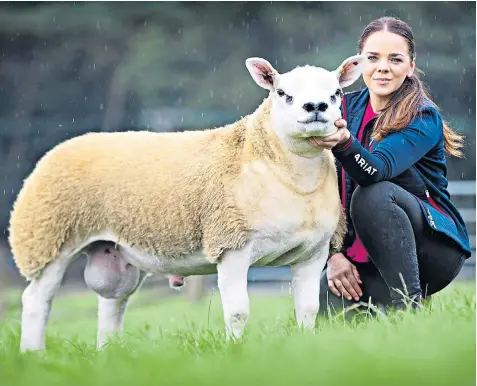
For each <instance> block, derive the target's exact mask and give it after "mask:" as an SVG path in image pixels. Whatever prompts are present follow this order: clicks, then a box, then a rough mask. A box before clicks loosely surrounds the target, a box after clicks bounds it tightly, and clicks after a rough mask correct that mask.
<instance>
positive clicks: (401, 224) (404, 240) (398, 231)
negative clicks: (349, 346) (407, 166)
mask: <svg viewBox="0 0 477 386" xmlns="http://www.w3.org/2000/svg"><path fill="white" fill-rule="evenodd" d="M351 219H352V220H353V224H354V227H355V230H356V232H357V233H358V235H359V238H360V239H361V241H362V243H363V245H364V247H365V248H366V250H367V251H368V253H369V257H370V260H371V261H370V262H368V263H355V262H353V264H355V266H356V268H357V269H358V272H359V274H360V278H361V281H362V282H363V284H361V289H362V290H363V296H362V297H361V299H360V301H363V302H368V300H369V297H371V302H372V303H374V304H375V303H380V304H382V305H383V306H389V305H398V304H400V303H401V304H402V302H403V296H402V294H403V293H407V294H408V296H409V297H413V298H416V297H417V298H419V297H426V296H429V295H432V294H433V293H436V292H438V291H440V290H442V289H443V288H444V287H446V286H447V285H448V284H449V283H450V282H451V281H452V280H453V279H454V278H455V277H456V276H457V274H458V273H459V271H460V269H461V268H462V265H463V264H464V261H465V254H464V251H463V250H462V249H461V248H460V246H459V245H458V244H457V243H456V242H454V241H453V240H451V239H449V238H447V237H446V236H444V235H442V234H439V233H437V232H435V231H434V230H432V229H431V228H430V227H429V226H428V225H427V223H426V219H425V217H424V214H423V213H422V211H421V208H420V205H419V202H418V200H417V199H416V198H415V197H414V196H413V195H412V194H410V193H409V192H407V191H406V190H404V189H402V188H401V187H399V186H398V185H396V184H393V183H391V182H388V181H384V182H378V183H376V184H373V185H370V186H367V187H358V188H357V189H356V190H355V191H354V193H353V197H352V200H351ZM399 273H401V274H402V279H403V280H401V278H400V276H399ZM402 281H404V283H405V286H406V288H404V286H403V283H402ZM406 291H407V292H406ZM327 303H328V306H330V307H331V308H334V309H337V308H338V309H340V308H342V307H343V305H344V306H345V307H347V306H350V305H352V304H353V303H354V301H348V300H347V299H345V298H344V297H337V296H336V295H334V294H333V293H332V292H331V291H330V290H329V288H328V280H327V277H326V270H325V271H324V272H323V274H322V277H321V290H320V314H321V313H323V312H326V310H327V308H328V307H327Z"/></svg>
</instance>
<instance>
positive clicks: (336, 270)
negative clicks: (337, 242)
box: [326, 253, 363, 301]
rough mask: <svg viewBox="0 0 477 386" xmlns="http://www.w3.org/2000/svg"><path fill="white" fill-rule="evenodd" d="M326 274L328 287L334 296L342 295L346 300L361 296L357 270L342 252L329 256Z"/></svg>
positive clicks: (356, 298) (360, 282)
mask: <svg viewBox="0 0 477 386" xmlns="http://www.w3.org/2000/svg"><path fill="white" fill-rule="evenodd" d="M326 276H327V277H328V287H330V290H331V292H333V293H334V294H335V295H336V296H341V295H343V296H344V297H345V298H346V299H348V300H352V299H353V298H354V300H356V301H358V300H359V298H360V297H361V296H363V291H361V287H360V286H359V285H360V284H362V281H361V279H360V278H359V273H358V270H357V269H356V267H355V265H354V264H353V263H352V262H351V261H349V260H348V259H347V258H346V257H345V255H343V254H342V253H335V254H334V255H332V256H331V257H330V258H329V260H328V268H327V270H326Z"/></svg>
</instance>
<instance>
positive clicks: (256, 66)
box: [245, 58, 279, 90]
mask: <svg viewBox="0 0 477 386" xmlns="http://www.w3.org/2000/svg"><path fill="white" fill-rule="evenodd" d="M245 65H246V66H247V69H248V71H249V72H250V75H252V78H253V80H254V81H255V82H256V83H257V84H258V85H259V86H260V87H263V88H264V89H267V90H273V89H275V87H276V85H277V82H278V77H279V74H278V72H277V70H275V69H274V68H273V67H272V65H271V64H270V63H269V62H267V61H266V60H265V59H262V58H248V59H247V60H246V61H245Z"/></svg>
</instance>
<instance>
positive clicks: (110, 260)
mask: <svg viewBox="0 0 477 386" xmlns="http://www.w3.org/2000/svg"><path fill="white" fill-rule="evenodd" d="M87 255H88V262H87V264H86V267H85V270H84V278H85V282H86V285H87V286H88V287H89V288H90V289H92V290H93V291H94V292H96V293H97V294H98V335H97V347H98V348H101V347H103V346H104V345H105V344H106V343H107V342H108V341H109V340H110V339H111V337H112V336H114V335H116V334H120V333H121V331H122V328H123V319H124V314H125V312H126V308H127V305H128V301H129V297H130V296H131V295H132V294H133V293H135V292H136V291H137V290H139V288H140V287H141V285H142V283H143V282H144V280H145V279H146V277H147V273H146V272H144V271H141V270H139V269H138V268H137V267H135V266H133V265H131V264H129V263H128V262H127V261H126V260H125V258H124V257H123V256H122V254H121V252H120V251H119V250H118V249H117V248H115V246H114V244H113V243H110V242H97V243H95V244H92V245H91V246H90V247H89V249H88V252H87Z"/></svg>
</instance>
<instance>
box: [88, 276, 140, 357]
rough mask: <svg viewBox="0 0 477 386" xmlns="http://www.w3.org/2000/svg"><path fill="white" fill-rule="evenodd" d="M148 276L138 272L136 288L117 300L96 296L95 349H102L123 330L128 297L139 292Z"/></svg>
mask: <svg viewBox="0 0 477 386" xmlns="http://www.w3.org/2000/svg"><path fill="white" fill-rule="evenodd" d="M147 276H148V274H147V273H146V272H144V271H140V274H139V281H138V284H137V286H136V287H135V288H134V289H133V290H132V291H131V292H130V293H129V294H127V295H125V296H123V297H121V298H118V299H106V298H103V297H102V296H100V295H98V335H97V348H98V349H101V348H102V347H104V346H105V345H106V344H107V343H108V342H109V341H110V339H111V338H112V337H113V336H115V335H118V334H120V333H121V332H122V330H123V321H124V314H125V313H126V308H127V305H128V302H129V298H130V296H131V295H132V294H133V293H134V292H136V291H137V290H139V288H140V287H141V285H142V283H143V282H144V280H145V279H146V278H147Z"/></svg>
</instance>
